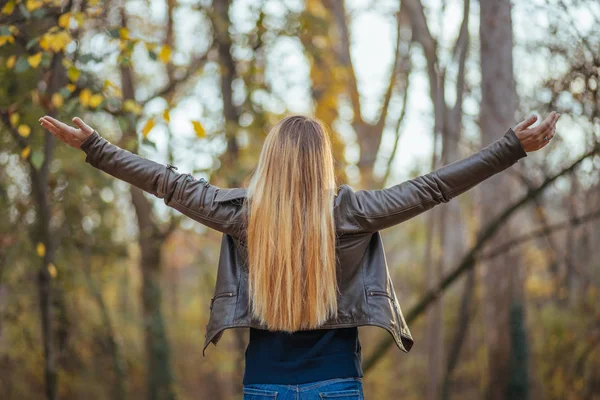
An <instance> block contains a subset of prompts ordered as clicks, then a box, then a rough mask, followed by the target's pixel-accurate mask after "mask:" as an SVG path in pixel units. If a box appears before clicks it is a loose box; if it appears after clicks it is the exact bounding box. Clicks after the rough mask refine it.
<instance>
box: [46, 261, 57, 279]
mask: <svg viewBox="0 0 600 400" xmlns="http://www.w3.org/2000/svg"><path fill="white" fill-rule="evenodd" d="M48 273H49V274H50V276H51V277H52V278H56V275H58V271H57V269H56V266H55V265H54V264H52V263H50V264H48Z"/></svg>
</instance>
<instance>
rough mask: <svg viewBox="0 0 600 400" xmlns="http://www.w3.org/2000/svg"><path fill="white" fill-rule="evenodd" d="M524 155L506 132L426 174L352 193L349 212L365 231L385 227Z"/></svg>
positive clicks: (414, 213) (500, 169) (446, 197)
mask: <svg viewBox="0 0 600 400" xmlns="http://www.w3.org/2000/svg"><path fill="white" fill-rule="evenodd" d="M526 156H527V153H526V152H525V150H524V149H523V147H522V146H521V143H520V141H519V139H518V138H517V137H516V135H515V132H514V131H513V130H512V129H509V130H508V131H507V132H506V133H505V134H504V136H503V137H501V138H500V139H498V140H496V141H494V142H492V143H490V144H489V145H488V146H486V147H484V148H483V149H481V150H480V151H478V152H476V153H473V154H471V155H470V156H468V157H466V158H463V159H462V160H458V161H455V162H452V163H450V164H447V165H445V166H443V167H441V168H439V169H437V170H435V171H433V172H430V173H428V174H426V175H422V176H419V177H417V178H414V179H410V180H407V181H404V182H402V183H399V184H397V185H395V186H391V187H389V188H386V189H376V190H357V191H353V192H352V194H351V202H350V210H349V212H350V214H352V216H353V217H354V219H355V220H356V222H357V223H358V225H359V228H360V229H362V230H364V231H366V232H375V231H378V230H381V229H385V228H389V227H391V226H393V225H396V224H399V223H401V222H403V221H406V220H408V219H410V218H412V217H414V216H416V215H418V214H420V213H422V212H424V211H427V210H429V209H431V208H433V207H434V206H436V205H438V204H440V203H447V202H449V201H450V200H451V199H452V198H453V197H456V196H458V195H459V194H461V193H464V192H466V191H467V190H469V189H471V188H472V187H474V186H476V185H477V184H479V183H480V182H483V181H484V180H486V179H487V178H489V177H491V176H492V175H495V174H497V173H498V172H501V171H503V170H505V169H506V168H508V167H510V166H511V165H513V164H515V163H516V162H517V161H518V160H519V159H521V158H523V157H526Z"/></svg>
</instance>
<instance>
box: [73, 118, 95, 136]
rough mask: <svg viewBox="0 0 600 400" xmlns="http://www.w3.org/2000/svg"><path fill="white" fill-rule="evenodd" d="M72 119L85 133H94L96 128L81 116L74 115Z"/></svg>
mask: <svg viewBox="0 0 600 400" xmlns="http://www.w3.org/2000/svg"><path fill="white" fill-rule="evenodd" d="M72 121H73V123H74V124H75V125H77V126H78V127H79V128H80V129H81V130H82V131H83V132H85V133H92V132H93V131H94V129H93V128H92V127H91V126H89V125H88V124H86V123H85V122H83V120H82V119H81V118H79V117H74V118H73V119H72Z"/></svg>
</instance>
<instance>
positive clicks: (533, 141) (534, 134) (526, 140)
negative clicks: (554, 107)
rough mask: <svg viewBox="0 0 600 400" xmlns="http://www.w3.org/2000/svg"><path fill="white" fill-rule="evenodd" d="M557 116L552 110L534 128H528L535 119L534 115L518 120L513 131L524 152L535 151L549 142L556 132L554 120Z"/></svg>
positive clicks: (558, 115) (556, 119)
mask: <svg viewBox="0 0 600 400" xmlns="http://www.w3.org/2000/svg"><path fill="white" fill-rule="evenodd" d="M559 117H560V114H559V113H557V112H556V111H552V112H551V113H550V115H548V116H547V117H546V119H545V120H544V121H542V123H541V124H539V125H538V126H536V127H534V128H529V126H531V125H532V124H533V123H534V122H535V121H537V116H536V115H532V116H531V117H529V118H527V119H526V120H524V121H522V122H519V123H518V124H517V126H515V127H514V128H513V131H514V132H515V135H516V136H517V138H518V139H519V141H520V142H521V146H523V150H525V151H526V152H531V151H536V150H539V149H541V148H542V147H544V146H546V145H547V144H548V143H550V140H552V138H553V137H554V133H555V132H556V121H558V118H559Z"/></svg>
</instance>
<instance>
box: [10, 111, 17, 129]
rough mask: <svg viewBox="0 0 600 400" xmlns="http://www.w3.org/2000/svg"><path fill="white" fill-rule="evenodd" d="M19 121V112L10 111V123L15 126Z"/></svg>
mask: <svg viewBox="0 0 600 400" xmlns="http://www.w3.org/2000/svg"><path fill="white" fill-rule="evenodd" d="M18 123H19V114H17V113H12V114H10V124H11V125H12V126H16V125H17V124H18Z"/></svg>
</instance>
